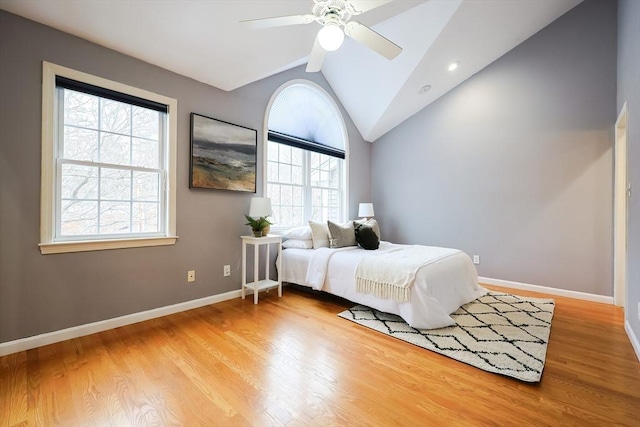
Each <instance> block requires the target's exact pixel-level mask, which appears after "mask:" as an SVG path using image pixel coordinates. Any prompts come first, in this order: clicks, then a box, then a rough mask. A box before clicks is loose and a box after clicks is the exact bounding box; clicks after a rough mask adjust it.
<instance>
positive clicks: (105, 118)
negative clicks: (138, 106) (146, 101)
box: [100, 98, 131, 135]
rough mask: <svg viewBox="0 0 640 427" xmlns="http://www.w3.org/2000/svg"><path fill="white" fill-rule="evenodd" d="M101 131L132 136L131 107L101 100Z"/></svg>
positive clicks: (108, 100)
mask: <svg viewBox="0 0 640 427" xmlns="http://www.w3.org/2000/svg"><path fill="white" fill-rule="evenodd" d="M100 102H101V104H102V110H101V114H100V119H101V121H100V130H103V131H107V132H114V133H122V134H125V135H131V105H129V104H124V103H122V102H118V101H112V100H110V99H105V98H101V99H100Z"/></svg>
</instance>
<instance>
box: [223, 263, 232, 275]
mask: <svg viewBox="0 0 640 427" xmlns="http://www.w3.org/2000/svg"><path fill="white" fill-rule="evenodd" d="M227 276H231V266H230V265H225V266H224V277H227Z"/></svg>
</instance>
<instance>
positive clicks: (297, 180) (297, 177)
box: [291, 166, 304, 185]
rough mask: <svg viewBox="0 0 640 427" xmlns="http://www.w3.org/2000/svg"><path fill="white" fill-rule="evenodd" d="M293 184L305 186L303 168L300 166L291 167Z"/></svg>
mask: <svg viewBox="0 0 640 427" xmlns="http://www.w3.org/2000/svg"><path fill="white" fill-rule="evenodd" d="M291 183H293V184H298V185H303V184H304V176H303V175H302V168H301V167H299V166H292V167H291Z"/></svg>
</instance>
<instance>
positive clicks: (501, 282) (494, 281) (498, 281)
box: [478, 277, 613, 304]
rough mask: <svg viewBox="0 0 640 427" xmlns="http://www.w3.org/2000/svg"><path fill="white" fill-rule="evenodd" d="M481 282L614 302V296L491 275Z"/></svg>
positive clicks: (606, 302) (562, 295) (608, 302)
mask: <svg viewBox="0 0 640 427" xmlns="http://www.w3.org/2000/svg"><path fill="white" fill-rule="evenodd" d="M478 281H479V282H480V283H486V284H487V285H496V286H504V287H505V288H513V289H522V290H524V291H531V292H542V293H544V294H551V295H558V296H561V297H568V298H576V299H581V300H585V301H593V302H601V303H604V304H613V297H608V296H606V295H597V294H589V293H586V292H578V291H568V290H566V289H558V288H549V287H546V286H540V285H530V284H528V283H520V282H512V281H510V280H502V279H492V278H489V277H478Z"/></svg>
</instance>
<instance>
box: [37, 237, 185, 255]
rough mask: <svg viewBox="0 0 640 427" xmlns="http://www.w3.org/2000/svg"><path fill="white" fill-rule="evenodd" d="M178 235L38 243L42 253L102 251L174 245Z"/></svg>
mask: <svg viewBox="0 0 640 427" xmlns="http://www.w3.org/2000/svg"><path fill="white" fill-rule="evenodd" d="M176 240H178V236H171V237H146V238H140V239H113V240H86V241H74V242H55V243H40V245H39V246H40V252H41V253H42V254H43V255H48V254H62V253H69V252H86V251H104V250H109V249H125V248H144V247H150V246H166V245H174V244H175V243H176Z"/></svg>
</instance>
